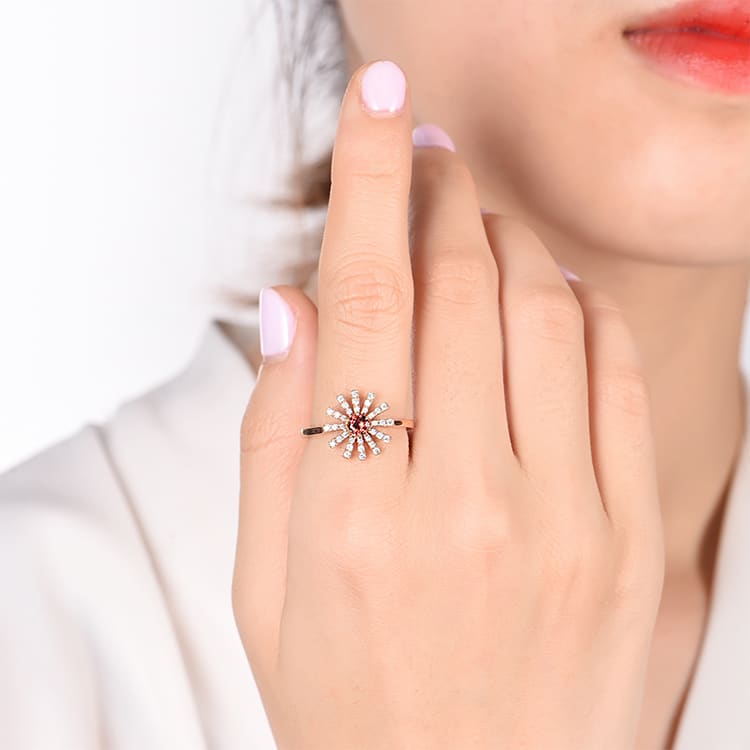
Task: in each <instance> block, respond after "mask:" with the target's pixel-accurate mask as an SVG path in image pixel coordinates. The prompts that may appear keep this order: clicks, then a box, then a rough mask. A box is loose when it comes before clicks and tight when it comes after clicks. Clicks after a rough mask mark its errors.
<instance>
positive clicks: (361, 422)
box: [347, 414, 367, 435]
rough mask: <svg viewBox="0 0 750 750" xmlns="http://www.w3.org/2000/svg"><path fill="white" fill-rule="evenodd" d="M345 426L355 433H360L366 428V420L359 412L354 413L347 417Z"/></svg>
mask: <svg viewBox="0 0 750 750" xmlns="http://www.w3.org/2000/svg"><path fill="white" fill-rule="evenodd" d="M347 427H348V428H349V431H350V432H353V433H354V434H355V435H359V434H362V433H364V432H366V430H367V420H366V419H365V418H364V417H363V416H362V415H361V414H355V415H354V416H353V417H349V424H348V425H347Z"/></svg>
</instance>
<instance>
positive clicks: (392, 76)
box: [361, 60, 406, 112]
mask: <svg viewBox="0 0 750 750" xmlns="http://www.w3.org/2000/svg"><path fill="white" fill-rule="evenodd" d="M361 90H362V101H363V102H364V104H365V107H367V109H368V110H369V111H370V112H400V111H401V110H402V109H403V107H404V101H405V100H406V76H405V75H404V73H403V71H402V70H401V68H399V66H398V65H396V63H394V62H391V61H390V60H378V61H377V62H374V63H371V64H370V66H369V67H368V68H367V70H365V72H364V74H363V76H362V89H361Z"/></svg>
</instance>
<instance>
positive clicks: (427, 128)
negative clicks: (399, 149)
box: [411, 122, 456, 151]
mask: <svg viewBox="0 0 750 750" xmlns="http://www.w3.org/2000/svg"><path fill="white" fill-rule="evenodd" d="M411 141H412V143H413V144H414V145H415V146H417V147H421V146H439V147H440V148H447V149H448V151H455V150H456V147H455V145H454V144H453V141H452V140H451V137H450V136H449V135H448V133H446V132H445V131H444V130H443V129H442V128H441V127H438V126H437V125H434V124H433V123H431V122H427V123H425V124H424V125H418V126H417V127H416V128H414V130H412V131H411Z"/></svg>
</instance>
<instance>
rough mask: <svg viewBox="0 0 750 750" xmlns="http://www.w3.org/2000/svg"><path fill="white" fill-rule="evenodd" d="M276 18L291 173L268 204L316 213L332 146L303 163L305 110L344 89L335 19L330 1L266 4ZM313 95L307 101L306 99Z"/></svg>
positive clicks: (326, 188) (323, 200) (326, 186)
mask: <svg viewBox="0 0 750 750" xmlns="http://www.w3.org/2000/svg"><path fill="white" fill-rule="evenodd" d="M270 2H271V5H272V7H273V10H274V12H275V15H276V28H277V32H278V46H279V60H278V64H279V78H280V83H281V85H280V86H279V87H278V89H276V90H277V91H282V92H283V93H284V98H283V99H282V100H281V101H280V102H278V104H279V105H280V111H281V113H282V116H284V117H285V118H286V121H287V122H288V123H289V124H290V125H291V127H292V133H293V138H292V144H291V147H292V168H291V171H290V172H289V173H288V174H286V175H285V176H284V189H285V194H284V195H282V196H281V197H279V198H277V199H273V200H271V201H270V204H271V205H277V206H282V207H285V208H300V209H304V208H317V207H320V206H325V205H326V204H327V203H328V196H329V193H330V189H331V156H332V147H328V148H327V149H326V150H325V151H324V153H323V154H322V155H320V156H318V157H316V158H313V159H312V160H310V159H307V158H306V157H305V156H304V154H305V150H306V149H305V147H306V143H307V140H306V139H307V132H306V127H307V122H308V107H309V105H310V104H311V103H314V102H315V101H320V99H322V98H325V97H326V96H331V95H333V96H334V97H335V101H337V102H338V101H340V98H341V95H342V93H343V90H344V88H345V86H346V79H347V77H348V76H347V75H346V68H345V65H344V59H343V44H342V43H341V41H342V35H341V20H340V16H339V9H338V4H337V2H336V0H270ZM311 94H312V95H313V97H314V98H313V99H312V101H311V97H310V95H311Z"/></svg>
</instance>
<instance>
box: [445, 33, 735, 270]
mask: <svg viewBox="0 0 750 750" xmlns="http://www.w3.org/2000/svg"><path fill="white" fill-rule="evenodd" d="M619 52H620V50H619V48H618V46H617V45H616V44H614V43H609V44H608V45H606V46H603V47H602V48H600V49H591V48H589V49H586V47H584V46H583V45H581V46H579V48H578V49H577V51H576V52H575V53H574V52H573V51H571V52H570V53H569V54H568V53H567V51H562V52H561V53H560V54H558V55H557V56H556V61H557V67H556V66H555V65H554V64H553V62H552V60H550V59H547V60H539V59H533V58H529V57H524V55H523V54H522V53H520V52H519V54H518V55H517V56H516V64H515V65H514V66H513V67H512V68H510V67H505V66H496V67H495V68H494V70H485V71H484V72H483V73H482V78H483V80H484V81H494V90H493V91H489V92H486V94H487V95H485V97H484V98H478V97H476V96H473V97H472V101H473V102H474V104H473V106H472V109H471V115H470V116H464V114H454V115H453V118H454V121H455V122H454V128H458V129H459V130H460V132H459V133H457V142H458V143H459V149H460V150H462V151H463V152H464V154H465V158H467V160H468V161H469V162H470V165H471V166H472V170H473V172H474V174H475V175H476V176H477V180H478V182H479V183H480V194H482V195H485V196H486V197H487V200H488V201H492V202H493V205H494V206H495V207H496V208H497V209H499V210H502V207H503V206H504V205H505V206H507V208H508V209H509V210H510V211H513V212H518V213H519V215H521V216H526V217H527V219H528V220H529V221H530V223H532V224H534V223H537V224H538V225H539V227H540V228H541V227H542V226H543V225H545V224H546V225H548V226H549V227H550V228H553V229H554V232H555V234H557V233H560V232H562V233H563V234H564V235H565V236H566V237H567V238H568V239H569V240H570V241H572V242H574V243H579V244H585V245H590V246H593V247H596V248H597V249H601V250H603V251H610V252H620V253H623V254H626V255H631V256H633V255H635V256H639V257H648V258H650V259H652V260H662V261H667V262H669V261H673V262H675V261H682V262H696V263H703V262H707V263H710V262H731V261H736V260H743V259H746V258H747V257H749V256H750V212H749V211H748V210H747V206H748V205H750V127H749V125H750V122H749V121H750V113H748V111H747V110H746V109H745V110H744V111H743V110H742V109H741V108H739V107H735V108H733V109H723V110H722V109H721V108H720V107H718V106H717V105H716V102H712V101H711V98H710V97H709V96H706V95H700V96H698V95H696V92H694V91H687V90H676V89H674V88H672V89H671V90H670V88H669V87H672V86H673V85H674V84H671V83H670V84H665V83H664V82H662V81H660V80H657V81H656V82H655V85H653V84H654V80H653V77H652V76H651V77H649V76H646V75H644V71H642V70H638V69H634V68H633V67H632V65H629V64H628V62H627V61H626V60H624V59H622V58H621V56H620V54H619ZM519 62H522V63H525V64H523V65H519ZM552 71H554V72H555V74H554V75H551V72H552ZM455 85H456V86H458V84H455ZM456 90H460V89H459V88H457V89H456ZM467 104H468V102H467ZM445 115H446V116H448V115H449V113H448V111H447V110H446V112H445ZM462 146H463V147H464V148H462Z"/></svg>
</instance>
